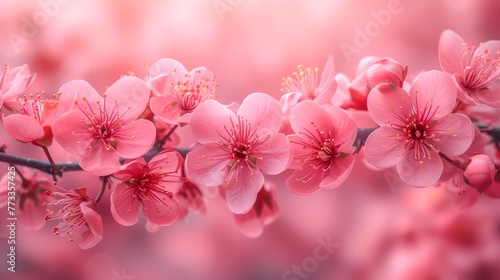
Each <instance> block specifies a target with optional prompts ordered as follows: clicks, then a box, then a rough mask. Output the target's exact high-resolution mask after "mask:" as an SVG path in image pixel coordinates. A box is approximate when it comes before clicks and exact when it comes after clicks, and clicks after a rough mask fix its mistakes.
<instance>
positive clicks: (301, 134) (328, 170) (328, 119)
mask: <svg viewBox="0 0 500 280" xmlns="http://www.w3.org/2000/svg"><path fill="white" fill-rule="evenodd" d="M290 122H291V125H292V128H293V130H294V132H295V134H293V135H289V138H290V142H291V143H292V148H293V154H294V159H293V162H292V164H291V166H290V168H292V169H297V170H295V171H294V173H293V174H292V175H291V176H290V178H288V180H287V181H286V185H287V187H288V188H289V189H291V190H292V191H293V192H295V193H297V194H309V193H313V192H315V191H317V190H319V189H321V188H322V189H333V188H336V187H338V186H340V185H341V184H342V183H343V182H344V181H345V180H346V179H347V177H348V175H349V174H350V172H351V170H352V167H353V166H354V156H353V155H352V154H351V153H352V152H353V151H354V148H353V143H354V140H355V139H356V133H357V129H356V124H355V123H354V121H353V120H352V119H351V118H350V117H349V115H347V113H346V112H345V111H344V110H342V109H340V108H338V107H331V108H330V109H328V110H326V109H324V108H322V107H321V106H320V105H319V104H318V103H316V102H314V101H303V102H300V103H299V104H297V105H295V107H294V108H293V109H292V114H291V117H290Z"/></svg>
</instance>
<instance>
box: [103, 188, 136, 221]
mask: <svg viewBox="0 0 500 280" xmlns="http://www.w3.org/2000/svg"><path fill="white" fill-rule="evenodd" d="M133 194H134V190H133V189H131V187H129V186H128V185H127V184H124V183H120V184H118V185H117V186H116V189H115V190H114V191H113V192H112V193H111V199H110V201H111V214H113V218H115V220H116V221H117V222H118V223H119V224H120V225H123V226H131V225H135V224H136V223H137V221H138V220H139V206H141V203H140V202H139V201H138V200H137V198H135V197H134V196H133Z"/></svg>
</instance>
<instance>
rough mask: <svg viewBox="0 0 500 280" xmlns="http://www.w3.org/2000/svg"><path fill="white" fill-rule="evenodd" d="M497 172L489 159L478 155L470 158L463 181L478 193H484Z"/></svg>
mask: <svg viewBox="0 0 500 280" xmlns="http://www.w3.org/2000/svg"><path fill="white" fill-rule="evenodd" d="M496 172H497V170H496V168H495V164H494V163H493V161H492V160H491V158H490V157H489V156H487V155H484V154H478V155H475V156H473V157H471V158H470V160H469V164H467V166H466V167H465V171H464V181H465V182H466V183H467V184H468V185H469V186H471V187H473V188H475V189H476V190H478V191H479V192H480V193H482V192H483V191H485V190H486V189H487V188H488V187H489V186H491V184H492V183H493V180H494V178H495V174H496Z"/></svg>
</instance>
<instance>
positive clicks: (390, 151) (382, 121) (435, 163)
mask: <svg viewBox="0 0 500 280" xmlns="http://www.w3.org/2000/svg"><path fill="white" fill-rule="evenodd" d="M456 98H457V92H456V87H455V84H454V82H453V80H452V79H451V78H450V77H449V76H448V75H447V74H445V73H443V72H440V71H435V70H433V71H429V72H426V73H423V74H422V75H421V76H419V78H418V79H417V80H416V81H415V83H414V84H413V85H412V87H411V88H410V91H409V93H407V92H406V91H404V90H403V89H401V88H399V87H397V86H394V85H391V84H379V85H378V86H376V87H374V88H373V89H372V91H371V92H370V94H369V95H368V111H369V112H370V115H371V116H372V118H373V120H374V121H375V122H376V123H377V124H378V125H380V126H381V127H380V128H378V129H376V130H375V131H374V132H373V133H371V134H370V136H368V138H367V140H366V146H365V159H366V160H367V161H368V162H369V163H370V164H372V165H374V166H376V167H378V168H389V167H392V166H396V169H397V171H398V174H399V176H400V177H401V179H403V181H405V182H406V183H407V184H409V185H413V186H420V187H424V186H430V185H433V184H435V183H436V182H437V181H438V180H439V178H440V176H441V174H442V172H443V160H442V158H441V156H440V154H441V153H442V154H444V155H447V156H456V155H460V154H462V153H464V152H465V151H467V149H468V148H469V147H470V145H471V144H472V141H473V139H474V127H473V125H472V122H471V120H470V119H469V117H467V116H466V115H463V114H458V113H452V111H453V108H454V107H455V102H456Z"/></svg>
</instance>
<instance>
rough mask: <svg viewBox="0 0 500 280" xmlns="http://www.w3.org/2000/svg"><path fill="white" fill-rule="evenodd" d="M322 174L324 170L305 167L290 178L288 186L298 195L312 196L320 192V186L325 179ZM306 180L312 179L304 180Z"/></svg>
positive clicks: (287, 181)
mask: <svg viewBox="0 0 500 280" xmlns="http://www.w3.org/2000/svg"><path fill="white" fill-rule="evenodd" d="M313 173H314V174H313ZM322 173H323V171H322V170H318V169H314V168H313V167H312V166H310V165H309V164H306V165H303V166H302V168H300V169H297V170H295V171H294V172H293V173H292V175H290V177H288V179H287V180H286V186H287V187H288V189H290V190H291V191H292V192H294V193H296V194H298V195H307V194H312V193H314V192H316V191H318V190H319V184H320V182H321V180H322V177H323V176H322ZM311 176H312V177H311ZM304 178H310V179H309V180H304Z"/></svg>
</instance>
